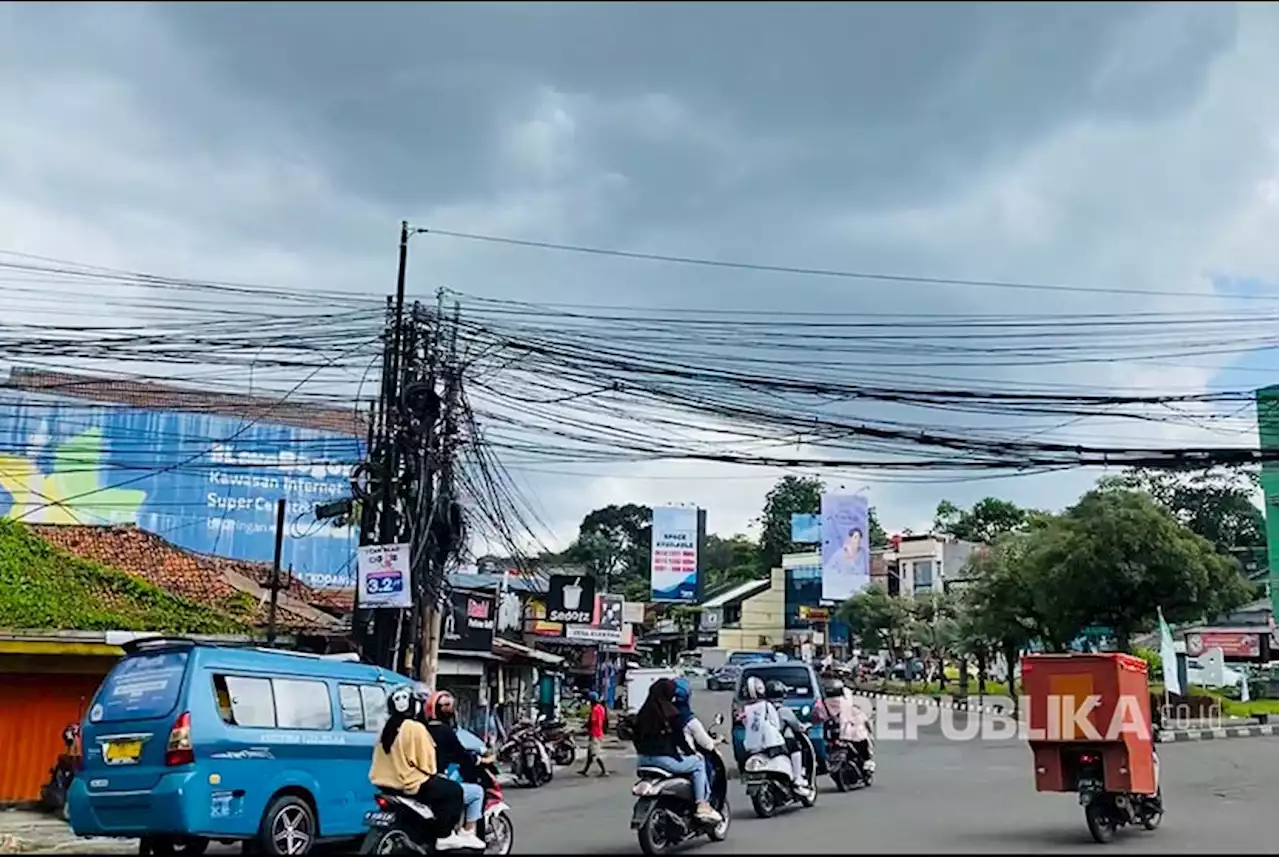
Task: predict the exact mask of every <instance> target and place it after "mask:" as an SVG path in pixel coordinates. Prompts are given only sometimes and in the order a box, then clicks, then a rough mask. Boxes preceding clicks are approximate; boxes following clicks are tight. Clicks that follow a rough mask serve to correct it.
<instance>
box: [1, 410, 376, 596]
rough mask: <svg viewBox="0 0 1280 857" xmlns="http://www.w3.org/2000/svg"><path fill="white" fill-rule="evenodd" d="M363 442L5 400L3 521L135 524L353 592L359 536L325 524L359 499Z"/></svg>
mask: <svg viewBox="0 0 1280 857" xmlns="http://www.w3.org/2000/svg"><path fill="white" fill-rule="evenodd" d="M363 447H364V444H363V442H362V441H361V440H359V439H357V438H354V437H351V436H349V435H344V434H341V433H339V432H332V431H319V430H315V429H304V428H295V427H292V426H281V425H268V424H265V423H261V422H255V421H253V420H252V419H247V418H246V419H241V418H237V417H228V416H221V415H213V414H203V413H186V412H180V411H161V410H155V411H153V410H145V409H142V408H136V407H118V406H114V405H102V404H97V403H93V402H86V401H84V400H80V399H70V398H64V397H59V396H50V395H45V394H39V393H30V392H24V391H17V390H0V515H3V516H4V517H7V518H12V519H15V520H21V521H25V522H27V523H32V524H89V525H92V524H99V525H101V524H136V525H137V526H138V527H140V528H142V529H144V530H147V531H149V532H152V533H155V534H156V535H158V536H161V537H162V538H164V539H167V540H168V541H170V542H172V543H173V544H175V545H177V546H179V547H181V548H185V549H187V550H191V551H196V552H198V553H205V554H213V555H216V556H223V557H228V558H231V559H238V560H247V561H250V562H267V563H269V562H271V560H272V557H273V555H274V551H275V528H276V501H277V500H278V499H279V498H281V497H283V498H284V499H285V501H286V508H285V540H284V552H283V558H282V562H281V565H282V567H283V568H286V569H287V568H289V567H292V569H293V572H294V574H295V576H297V577H298V578H299V579H300V580H301V581H302V582H303V583H306V584H308V585H310V586H314V587H317V588H337V587H348V586H354V585H355V550H356V546H357V544H358V537H357V533H356V531H355V529H354V528H352V527H340V528H335V527H333V526H331V525H329V524H320V523H317V522H316V520H315V516H314V514H313V509H314V507H315V505H316V504H317V503H324V502H329V501H332V500H336V499H341V498H343V497H347V496H350V493H351V483H350V475H351V470H352V468H353V467H354V466H355V464H356V463H357V462H359V461H360V460H362V458H363V456H364V449H363Z"/></svg>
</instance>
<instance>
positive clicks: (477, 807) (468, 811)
mask: <svg viewBox="0 0 1280 857" xmlns="http://www.w3.org/2000/svg"><path fill="white" fill-rule="evenodd" d="M459 785H460V786H462V804H463V820H464V821H465V822H466V823H467V824H474V823H475V822H477V821H479V820H480V814H481V812H483V811H484V788H483V787H481V786H478V785H476V784H475V783H459Z"/></svg>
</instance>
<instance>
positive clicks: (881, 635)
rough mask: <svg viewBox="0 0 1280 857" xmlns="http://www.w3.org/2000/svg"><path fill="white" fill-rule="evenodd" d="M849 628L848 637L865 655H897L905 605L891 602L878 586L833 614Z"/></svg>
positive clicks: (906, 618)
mask: <svg viewBox="0 0 1280 857" xmlns="http://www.w3.org/2000/svg"><path fill="white" fill-rule="evenodd" d="M837 613H838V615H839V616H840V618H841V619H843V620H844V621H845V622H846V623H848V625H849V633H850V635H851V636H853V637H855V638H857V640H858V641H859V645H860V646H861V648H863V649H865V650H867V651H872V652H875V651H879V650H880V649H889V650H891V651H897V650H898V649H899V648H901V646H902V642H903V639H904V637H905V634H906V631H907V626H908V621H909V614H908V612H907V604H906V602H905V601H904V600H903V599H901V598H894V597H892V596H891V595H889V593H887V592H885V591H884V589H883V588H881V587H880V586H879V585H878V584H872V585H871V586H868V587H867V588H866V589H864V590H862V591H861V592H859V593H858V594H856V595H854V596H853V597H852V598H850V599H849V600H848V601H846V602H845V603H844V604H842V605H840V608H839V610H838V611H837Z"/></svg>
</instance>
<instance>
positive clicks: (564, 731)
mask: <svg viewBox="0 0 1280 857" xmlns="http://www.w3.org/2000/svg"><path fill="white" fill-rule="evenodd" d="M538 740H539V741H541V742H542V743H543V745H544V746H546V747H547V750H548V752H549V753H550V754H551V761H553V762H555V763H556V764H557V765H559V766H560V767H562V768H567V767H569V766H570V765H572V764H573V762H574V760H575V759H577V758H578V747H577V745H575V744H574V743H573V736H572V735H571V734H570V733H569V728H568V727H567V726H566V725H565V723H564V721H563V720H547V719H545V718H541V717H540V718H539V719H538Z"/></svg>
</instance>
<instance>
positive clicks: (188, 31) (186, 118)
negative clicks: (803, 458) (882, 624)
mask: <svg viewBox="0 0 1280 857" xmlns="http://www.w3.org/2000/svg"><path fill="white" fill-rule="evenodd" d="M1276 27H1277V15H1276V6H1275V5H1274V4H1265V5H1264V4H1259V5H1253V6H1235V5H1232V4H1216V3H1215V4H1191V3H1170V4H1102V3H1078V4H1077V3H1069V4H1043V5H1019V4H1005V3H993V4H962V3H938V4H878V5H873V4H865V3H864V4H837V3H830V4H807V3H781V4H769V3H736V4H695V3H682V4H667V3H664V4H659V3H634V4H627V3H574V4H550V3H506V4H501V3H466V4H445V3H436V4H378V3H362V4H340V3H313V4H271V3H252V4H248V3H246V4H218V3H182V4H126V5H117V4H77V5H64V4H27V5H16V4H8V5H5V6H3V7H0V110H3V112H4V115H5V116H6V120H7V121H6V122H5V123H4V125H3V126H2V127H0V189H2V190H3V191H4V192H3V193H0V228H3V230H4V231H5V232H6V234H7V235H9V236H10V237H9V238H8V239H6V240H5V241H4V242H0V243H3V244H6V245H8V246H16V247H17V249H25V250H27V251H30V252H43V253H46V254H48V255H55V256H62V257H74V258H79V259H85V260H88V261H97V262H100V263H104V264H114V265H118V266H122V267H128V268H131V269H140V270H155V271H159V272H164V273H172V274H178V275H187V276H192V277H224V278H227V279H243V280H253V281H258V282H263V281H269V282H283V283H287V284H289V285H292V286H295V287H300V286H301V287H307V286H314V287H317V288H330V289H332V288H341V289H345V290H353V291H365V292H371V293H382V292H385V291H386V290H387V289H388V288H390V286H391V284H392V273H393V268H394V241H395V233H396V230H397V227H398V223H399V221H400V219H401V218H408V219H410V220H411V221H413V222H415V223H417V224H420V225H426V226H434V227H438V228H443V229H455V230H459V231H473V232H488V233H493V234H504V235H511V236H513V237H523V238H534V239H548V240H560V241H567V242H571V243H586V244H598V245H604V246H613V247H621V248H626V249H640V250H653V251H657V252H665V253H675V254H684V255H695V256H703V257H718V258H738V259H747V260H751V261H759V262H766V263H777V264H799V265H805V266H812V267H838V268H854V269H861V270H886V271H902V272H910V273H918V274H925V275H942V276H961V277H979V278H1005V279H1009V278H1015V279H1027V280H1038V281H1051V282H1074V283H1080V284H1085V285H1103V286H1121V287H1131V288H1139V289H1161V290H1165V291H1169V290H1173V291H1179V290H1185V291H1193V290H1204V289H1206V288H1207V287H1208V286H1207V284H1206V282H1204V280H1205V279H1206V278H1207V277H1208V276H1210V275H1214V274H1223V275H1234V276H1242V277H1244V276H1247V277H1255V278H1259V279H1261V280H1263V281H1265V282H1269V283H1274V281H1275V279H1276V267H1277V265H1276V262H1277V238H1276V236H1277V229H1278V227H1277V218H1276V203H1275V183H1276V134H1277V132H1276V128H1277V119H1278V117H1277V103H1278V101H1280V98H1278V93H1277V85H1276V75H1275V70H1276V67H1277V62H1278V61H1280V60H1278V58H1277V48H1276V41H1275V32H1276ZM410 282H411V286H412V288H413V289H414V290H416V291H418V292H419V293H422V294H429V293H430V291H431V290H432V289H434V288H435V287H436V286H438V285H450V286H453V287H456V288H458V289H460V290H462V291H464V292H470V293H476V294H484V295H489V296H494V297H505V298H522V299H528V300H541V301H576V302H587V303H623V304H632V305H635V304H639V305H648V306H663V307H676V308H679V307H689V306H698V307H725V306H727V307H748V308H756V309H769V308H776V307H778V306H780V305H786V306H788V307H794V306H796V305H800V304H803V305H804V307H805V308H807V309H824V308H830V309H834V310H839V311H846V312H848V311H856V310H858V309H867V310H870V311H884V310H885V309H888V308H893V309H903V308H906V309H910V308H913V307H927V308H928V311H930V312H944V311H946V310H948V309H964V310H966V311H969V312H986V311H1013V310H1015V309H1020V310H1026V311H1036V312H1049V311H1054V310H1062V309H1071V310H1074V311H1082V310H1086V309H1090V308H1096V307H1098V306H1101V305H1104V302H1103V300H1102V299H1099V298H1098V297H1097V296H1081V295H1071V294H1061V295H1052V294H1046V293H1010V292H999V291H992V290H981V289H941V288H905V287H900V286H894V287H886V286H884V285H878V284H867V283H849V282H842V283H834V282H831V281H821V280H814V279H804V278H794V277H791V278H789V277H782V276H774V275H769V276H764V275H748V274H743V273H741V272H736V273H735V272H716V271H710V270H707V269H689V268H676V267H670V266H660V265H644V264H637V263H618V262H614V261H605V260H599V259H590V258H586V259H584V258H580V257H569V256H564V255H556V254H552V253H539V252H536V251H529V250H517V249H511V248H500V247H492V246H486V245H472V244H467V243H465V242H458V241H449V240H446V239H433V238H431V237H429V236H423V237H420V238H417V239H415V243H414V247H413V250H412V255H411V263H410ZM1144 304H1149V305H1152V306H1155V305H1157V304H1158V305H1159V306H1161V307H1167V306H1173V305H1178V307H1179V308H1184V309H1185V308H1186V306H1185V305H1179V304H1178V302H1177V301H1176V299H1174V300H1171V299H1168V298H1159V299H1155V298H1153V299H1133V300H1122V299H1116V300H1106V301H1105V306H1106V307H1107V308H1108V309H1113V310H1121V309H1129V308H1133V307H1135V306H1138V305H1144ZM1192 306H1195V307H1197V308H1199V307H1202V306H1203V307H1204V308H1205V309H1206V311H1208V310H1211V309H1213V308H1214V307H1213V305H1212V304H1205V303H1204V302H1199V303H1195V304H1193V305H1192ZM902 357H903V355H892V354H890V355H886V356H885V360H886V362H887V361H890V360H895V359H901V358H902ZM1210 369H1212V367H1210ZM953 374H956V375H963V372H962V370H956V372H955V373H953ZM985 374H986V375H987V376H989V377H990V376H992V375H995V376H998V377H1003V378H1006V379H1013V378H1018V379H1021V380H1028V379H1031V378H1033V377H1034V378H1039V380H1042V381H1043V380H1050V381H1057V382H1071V383H1102V384H1106V383H1114V384H1120V385H1124V386H1129V387H1135V386H1137V387H1140V386H1141V385H1143V384H1156V383H1171V384H1173V385H1174V386H1184V385H1192V386H1194V385H1196V384H1199V383H1203V382H1204V381H1206V380H1207V379H1208V378H1209V377H1211V376H1212V371H1207V372H1200V371H1199V370H1192V369H1188V370H1185V371H1184V370H1178V371H1177V372H1175V373H1174V374H1176V375H1177V376H1178V377H1177V378H1174V379H1171V378H1170V372H1169V371H1168V369H1167V368H1152V367H1141V366H1119V367H1117V366H1109V367H1107V366H1090V367H1084V368H1079V367H1063V368H1062V369H1061V370H1055V371H1054V372H1053V373H1051V376H1050V375H1047V374H1046V373H1040V374H1039V375H1033V374H1028V373H1026V372H1021V371H1020V370H1018V369H1016V368H1013V369H1010V370H1008V371H1006V372H991V371H988V372H986V373H985ZM1146 439H1147V440H1160V438H1159V437H1154V438H1152V437H1148V438H1146ZM551 469H554V468H551ZM608 471H609V473H611V474H612V475H615V476H616V477H617V478H601V479H596V480H590V479H572V480H556V479H552V478H549V477H547V476H546V474H533V473H530V474H526V475H527V476H528V478H529V480H530V485H529V487H530V489H531V492H532V493H535V494H538V495H540V506H541V508H542V509H544V510H545V513H546V516H547V517H548V518H550V519H551V522H552V523H553V525H554V526H555V527H556V529H557V531H559V532H560V534H561V535H564V534H565V530H566V528H567V527H569V526H570V525H571V524H573V523H575V522H576V520H577V519H578V518H580V517H581V515H582V513H583V512H585V511H586V510H588V509H589V508H591V507H592V506H595V505H600V504H603V503H606V502H615V501H624V500H628V499H632V498H635V499H639V500H643V501H646V502H663V501H674V500H682V499H690V500H696V501H697V502H701V503H703V504H704V505H707V506H709V507H710V508H712V509H713V511H714V513H715V514H716V515H717V517H718V519H719V520H721V521H724V522H725V523H724V524H723V526H724V528H726V529H733V528H740V527H741V526H743V525H744V524H745V522H746V520H747V518H748V517H749V516H750V514H751V513H752V512H753V511H754V510H755V509H756V508H758V506H759V502H760V495H761V493H762V490H761V489H762V488H763V485H764V483H765V482H767V480H768V477H762V479H761V483H760V485H756V484H754V483H751V484H750V485H749V487H748V483H744V482H743V481H740V480H738V479H731V480H728V481H723V482H722V481H716V480H715V479H714V478H710V477H713V476H714V474H711V473H709V472H708V474H703V473H702V472H700V471H699V472H698V473H697V475H696V476H695V477H694V478H688V479H672V478H671V477H672V476H675V475H680V476H689V475H690V471H689V470H688V469H687V468H675V467H667V468H665V469H664V468H661V467H659V468H630V469H627V468H622V467H620V466H617V467H611V468H608ZM640 471H643V472H640ZM704 475H705V476H707V477H708V478H703V477H704ZM635 476H655V477H658V478H655V479H652V480H646V479H643V478H642V479H636V478H632V477H635ZM851 478H852V477H851ZM1064 480H1066V477H1055V478H1054V481H1053V482H1052V483H1050V482H1048V481H1046V480H1041V481H1035V480H1017V481H1013V482H1009V483H1004V484H1002V485H989V484H987V485H982V484H980V485H978V486H976V487H961V488H954V489H953V488H947V487H941V488H939V487H928V486H925V487H918V486H909V485H893V484H883V483H878V484H876V485H875V486H873V487H874V492H875V493H874V497H875V502H876V504H877V505H878V506H880V507H881V510H882V512H883V516H884V517H885V519H886V520H887V521H888V522H889V523H890V525H891V526H892V522H893V521H897V523H898V525H899V526H902V525H907V526H913V527H919V526H920V525H921V524H922V523H926V522H927V520H928V517H929V512H930V510H931V509H932V506H933V504H934V503H936V500H937V498H938V495H939V492H945V493H947V494H950V495H952V496H953V498H954V499H957V500H959V501H963V500H966V499H972V498H971V497H969V495H970V494H977V495H978V496H980V495H981V493H985V492H988V491H1001V492H1003V491H1008V492H1011V494H1012V495H1013V496H1015V498H1016V499H1020V500H1023V501H1024V502H1028V503H1033V504H1035V505H1049V506H1052V505H1059V504H1060V503H1061V502H1063V501H1065V500H1069V499H1071V496H1072V494H1073V493H1075V492H1077V491H1078V489H1079V487H1080V486H1081V485H1082V484H1083V478H1081V479H1073V480H1067V481H1065V482H1064ZM864 481H866V480H865V479H863V480H859V481H858V484H862V482H864ZM720 526H721V525H720V524H717V525H716V527H717V528H718V527H720Z"/></svg>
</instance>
